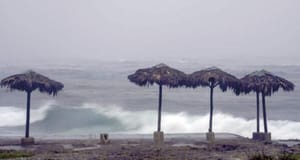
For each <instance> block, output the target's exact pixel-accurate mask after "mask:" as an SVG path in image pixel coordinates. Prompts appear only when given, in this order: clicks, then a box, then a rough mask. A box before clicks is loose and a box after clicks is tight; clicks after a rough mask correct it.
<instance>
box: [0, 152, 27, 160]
mask: <svg viewBox="0 0 300 160" xmlns="http://www.w3.org/2000/svg"><path fill="white" fill-rule="evenodd" d="M32 156H33V154H32V153H28V152H20V151H8V152H2V153H0V159H8V158H20V157H32Z"/></svg>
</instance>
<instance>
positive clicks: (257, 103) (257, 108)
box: [256, 92, 259, 133]
mask: <svg viewBox="0 0 300 160" xmlns="http://www.w3.org/2000/svg"><path fill="white" fill-rule="evenodd" d="M256 127H257V128H256V131H257V133H259V92H256Z"/></svg>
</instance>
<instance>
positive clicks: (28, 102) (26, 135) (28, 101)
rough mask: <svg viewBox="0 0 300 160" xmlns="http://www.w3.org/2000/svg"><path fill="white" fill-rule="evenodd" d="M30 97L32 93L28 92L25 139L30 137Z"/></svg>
mask: <svg viewBox="0 0 300 160" xmlns="http://www.w3.org/2000/svg"><path fill="white" fill-rule="evenodd" d="M30 96H31V92H27V110H26V131H25V137H26V138H28V137H29V123H30Z"/></svg>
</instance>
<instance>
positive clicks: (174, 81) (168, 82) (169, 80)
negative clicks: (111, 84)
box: [128, 64, 186, 132]
mask: <svg viewBox="0 0 300 160" xmlns="http://www.w3.org/2000/svg"><path fill="white" fill-rule="evenodd" d="M128 79H129V80H130V81H131V82H133V83H135V84H137V85H139V86H148V85H153V84H154V83H156V84H157V85H158V86H159V101H158V125H157V131H158V132H160V129H161V127H160V125H161V103H162V86H163V85H165V86H168V87H170V88H177V87H180V86H182V85H184V81H185V79H186V74H185V73H183V72H181V71H179V70H176V69H173V68H171V67H169V66H167V65H165V64H159V65H156V66H154V67H151V68H145V69H139V70H137V71H136V72H135V73H134V74H132V75H129V76H128Z"/></svg>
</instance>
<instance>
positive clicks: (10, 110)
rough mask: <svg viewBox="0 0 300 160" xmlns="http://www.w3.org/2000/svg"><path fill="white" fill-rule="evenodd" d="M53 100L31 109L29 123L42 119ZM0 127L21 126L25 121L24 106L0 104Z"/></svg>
mask: <svg viewBox="0 0 300 160" xmlns="http://www.w3.org/2000/svg"><path fill="white" fill-rule="evenodd" d="M52 104H53V102H47V103H46V104H45V105H43V106H41V107H40V108H37V109H31V111H30V112H31V113H30V114H31V115H33V116H31V117H30V123H33V122H37V121H40V120H43V119H44V118H45V117H46V115H47V112H48V110H49V109H50V106H51V105H52ZM0 113H1V114H0V119H1V121H0V127H13V126H21V125H24V124H25V121H26V107H24V108H19V107H13V106H0Z"/></svg>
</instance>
